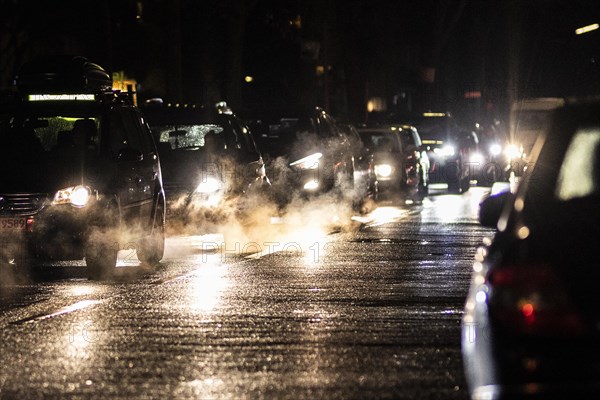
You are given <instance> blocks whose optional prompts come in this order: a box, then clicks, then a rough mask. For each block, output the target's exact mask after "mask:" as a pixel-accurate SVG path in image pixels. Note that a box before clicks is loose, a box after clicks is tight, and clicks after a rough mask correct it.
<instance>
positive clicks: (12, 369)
mask: <svg viewBox="0 0 600 400" xmlns="http://www.w3.org/2000/svg"><path fill="white" fill-rule="evenodd" d="M482 193H483V189H481V188H472V189H471V190H470V192H469V193H467V194H465V195H462V196H461V195H445V194H437V195H435V194H434V195H432V196H431V197H430V198H429V199H426V201H425V202H424V203H423V205H421V206H409V205H402V206H399V205H398V204H395V203H392V202H388V203H383V204H381V205H380V207H379V208H377V209H375V210H374V211H372V212H371V213H370V214H368V215H365V216H362V217H359V218H354V221H353V222H352V223H349V224H347V225H344V227H343V229H341V230H338V231H336V232H334V233H331V232H328V231H325V230H323V229H322V228H321V227H320V226H318V225H314V226H313V225H311V224H302V225H301V226H295V227H293V228H292V227H289V226H285V228H282V227H280V228H279V230H278V231H277V232H278V234H280V236H277V235H274V236H269V237H266V236H265V237H263V238H262V239H264V240H263V242H262V243H258V242H257V244H259V245H261V244H262V246H260V247H261V248H260V249H259V248H258V246H257V247H256V248H254V249H253V248H251V246H250V245H249V244H248V242H246V243H243V242H242V243H241V244H240V245H239V247H236V245H233V246H231V247H229V248H227V245H226V247H225V250H224V251H223V248H221V250H218V249H215V247H216V246H212V243H217V242H218V241H219V239H218V235H204V236H198V235H171V236H169V238H168V241H167V250H166V257H165V259H164V260H163V261H162V262H161V265H160V266H159V267H157V269H156V270H155V271H151V270H149V269H148V268H146V267H144V266H140V265H139V263H137V262H136V258H135V254H131V252H127V251H125V252H121V254H120V256H121V264H122V265H123V268H120V269H119V273H118V274H117V276H116V277H115V278H114V279H113V280H111V281H108V282H93V281H88V280H87V279H86V278H85V270H84V268H82V265H83V264H81V263H79V264H78V263H73V264H60V265H52V266H47V267H45V268H40V269H36V270H35V271H33V272H31V273H29V274H28V275H26V276H22V275H15V274H14V271H10V270H8V271H6V270H5V271H4V272H3V274H2V284H1V285H0V326H1V337H2V340H1V341H0V399H13V398H14V399H25V398H27V399H33V398H85V399H87V398H102V399H107V398H123V399H129V398H141V399H169V398H174V399H178V398H194V399H221V398H227V399H245V398H249V399H256V398H259V399H260V398H264V399H272V398H277V399H300V398H302V399H309V398H310V399H365V398H396V399H419V400H420V399H466V398H467V392H466V387H465V382H464V377H463V373H462V364H461V357H460V343H459V341H460V318H461V314H462V307H463V303H464V297H465V295H466V292H467V289H468V283H469V276H470V269H471V262H472V259H473V256H474V253H475V249H476V247H477V245H478V244H479V243H480V242H481V240H482V238H483V237H485V236H489V235H490V234H491V231H490V230H489V229H485V228H482V227H481V226H479V225H478V224H477V222H476V212H477V204H478V201H479V198H480V196H481V194H482ZM348 222H349V221H348ZM265 241H266V242H267V244H265V243H264V242H265ZM244 247H245V248H244ZM243 248H244V249H243ZM242 249H243V250H244V251H243V252H242ZM258 250H261V251H260V252H259V251H258Z"/></svg>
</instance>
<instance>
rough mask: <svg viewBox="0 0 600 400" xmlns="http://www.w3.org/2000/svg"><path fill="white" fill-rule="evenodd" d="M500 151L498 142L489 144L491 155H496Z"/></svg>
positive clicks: (500, 147)
mask: <svg viewBox="0 0 600 400" xmlns="http://www.w3.org/2000/svg"><path fill="white" fill-rule="evenodd" d="M500 153H502V146H500V145H499V144H493V145H491V146H490V154H491V155H493V156H498V155H500Z"/></svg>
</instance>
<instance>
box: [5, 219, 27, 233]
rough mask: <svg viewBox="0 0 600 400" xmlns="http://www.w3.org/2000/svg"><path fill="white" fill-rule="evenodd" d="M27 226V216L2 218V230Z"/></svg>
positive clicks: (13, 229) (19, 228)
mask: <svg viewBox="0 0 600 400" xmlns="http://www.w3.org/2000/svg"><path fill="white" fill-rule="evenodd" d="M26 226H27V218H0V230H1V231H15V230H17V231H20V230H23V229H25V227H26Z"/></svg>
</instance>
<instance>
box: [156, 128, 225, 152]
mask: <svg viewBox="0 0 600 400" xmlns="http://www.w3.org/2000/svg"><path fill="white" fill-rule="evenodd" d="M223 131H224V128H223V127H222V126H221V125H217V124H202V125H163V126H153V127H152V132H153V133H154V135H155V137H156V138H157V139H158V142H159V143H168V144H169V146H170V147H171V149H172V150H177V149H193V148H200V147H204V144H205V141H204V138H205V136H206V135H207V134H208V133H209V132H213V133H215V134H216V135H219V136H222V135H223Z"/></svg>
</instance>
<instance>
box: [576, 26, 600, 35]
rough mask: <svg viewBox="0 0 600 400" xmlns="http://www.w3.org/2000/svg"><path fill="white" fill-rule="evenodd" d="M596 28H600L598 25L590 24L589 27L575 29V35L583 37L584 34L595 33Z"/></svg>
mask: <svg viewBox="0 0 600 400" xmlns="http://www.w3.org/2000/svg"><path fill="white" fill-rule="evenodd" d="M598 28H600V25H598V24H591V25H587V26H583V27H581V28H578V29H575V34H576V35H583V34H584V33H588V32H591V31H595V30H596V29H598Z"/></svg>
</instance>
